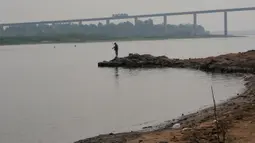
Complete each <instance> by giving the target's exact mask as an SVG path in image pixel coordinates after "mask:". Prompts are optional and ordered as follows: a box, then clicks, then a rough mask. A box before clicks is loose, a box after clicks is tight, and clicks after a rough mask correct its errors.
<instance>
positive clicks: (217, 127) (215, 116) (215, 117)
mask: <svg viewBox="0 0 255 143" xmlns="http://www.w3.org/2000/svg"><path fill="white" fill-rule="evenodd" d="M211 91H212V99H213V107H214V119H215V120H216V122H215V125H216V132H217V139H218V142H219V143H220V135H219V126H218V118H217V108H216V102H215V97H214V92H213V87H212V86H211Z"/></svg>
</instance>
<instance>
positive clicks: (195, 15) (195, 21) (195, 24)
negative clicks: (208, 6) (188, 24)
mask: <svg viewBox="0 0 255 143" xmlns="http://www.w3.org/2000/svg"><path fill="white" fill-rule="evenodd" d="M196 35H197V14H196V13H194V14H193V36H196Z"/></svg>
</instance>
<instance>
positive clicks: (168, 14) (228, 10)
mask: <svg viewBox="0 0 255 143" xmlns="http://www.w3.org/2000/svg"><path fill="white" fill-rule="evenodd" d="M251 10H255V7H246V8H231V9H216V10H202V11H188V12H173V13H158V14H144V15H131V16H126V17H101V18H87V19H72V20H56V21H39V22H23V23H4V24H0V26H15V25H23V24H51V23H66V22H80V21H83V22H86V21H100V20H117V19H131V18H145V17H159V16H174V15H189V14H194V13H196V14H208V13H218V12H237V11H251Z"/></svg>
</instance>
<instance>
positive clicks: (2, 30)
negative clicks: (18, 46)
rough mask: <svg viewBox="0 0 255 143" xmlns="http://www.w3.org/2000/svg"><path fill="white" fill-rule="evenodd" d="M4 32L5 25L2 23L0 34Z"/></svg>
mask: <svg viewBox="0 0 255 143" xmlns="http://www.w3.org/2000/svg"><path fill="white" fill-rule="evenodd" d="M3 32H4V27H3V26H2V25H1V26H0V36H2V35H3Z"/></svg>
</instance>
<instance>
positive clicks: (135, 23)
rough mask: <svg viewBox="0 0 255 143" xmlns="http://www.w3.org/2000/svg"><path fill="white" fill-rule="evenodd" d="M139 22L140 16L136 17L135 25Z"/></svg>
mask: <svg viewBox="0 0 255 143" xmlns="http://www.w3.org/2000/svg"><path fill="white" fill-rule="evenodd" d="M137 23H138V18H137V17H135V25H137Z"/></svg>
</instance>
